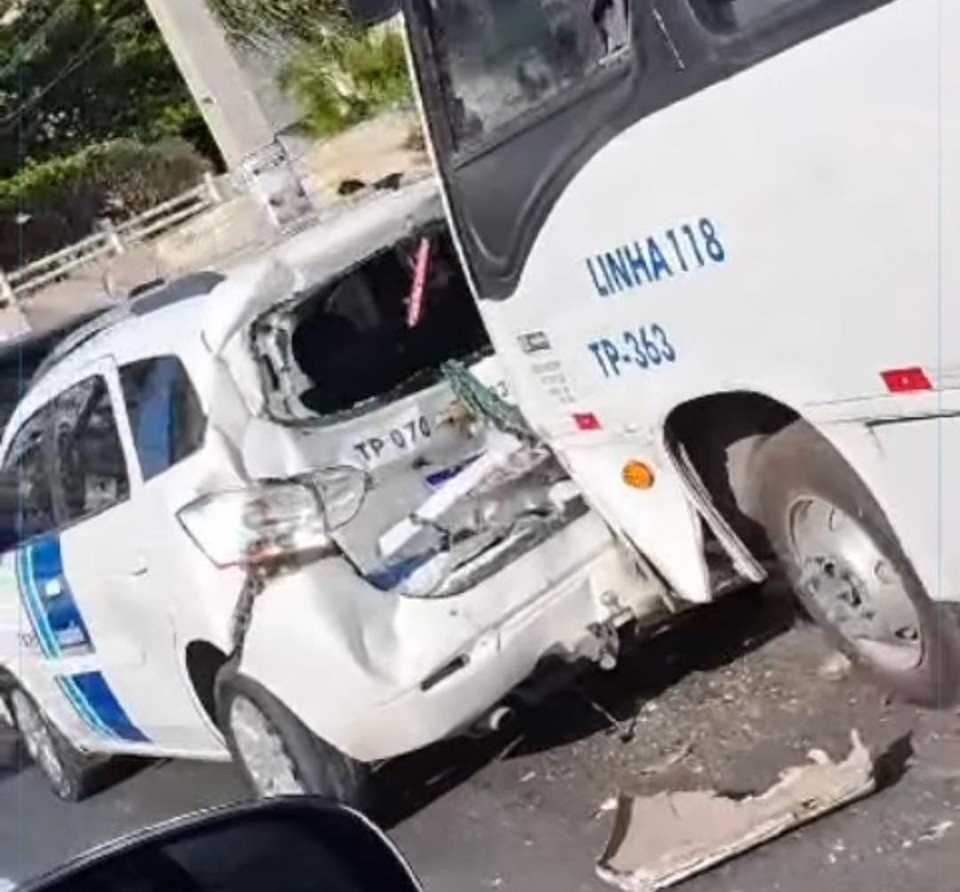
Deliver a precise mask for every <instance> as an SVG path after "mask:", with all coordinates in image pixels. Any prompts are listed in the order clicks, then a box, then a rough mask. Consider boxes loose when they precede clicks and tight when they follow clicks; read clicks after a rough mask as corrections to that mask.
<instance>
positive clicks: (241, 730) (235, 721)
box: [230, 696, 307, 797]
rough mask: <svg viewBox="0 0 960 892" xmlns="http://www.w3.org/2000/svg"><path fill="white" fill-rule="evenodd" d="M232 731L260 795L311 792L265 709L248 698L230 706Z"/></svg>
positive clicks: (243, 698)
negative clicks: (299, 775) (299, 774)
mask: <svg viewBox="0 0 960 892" xmlns="http://www.w3.org/2000/svg"><path fill="white" fill-rule="evenodd" d="M230 730H231V733H232V734H233V739H234V742H235V743H236V746H237V751H238V753H239V754H240V758H241V759H242V760H243V764H244V767H245V768H246V770H247V773H248V774H249V775H250V778H251V780H252V781H253V785H254V787H255V789H256V791H257V794H258V795H260V796H264V797H268V796H286V795H300V794H304V793H306V792H307V790H306V787H304V785H303V783H302V782H301V781H300V779H299V778H298V777H297V768H296V765H295V764H294V761H293V759H292V758H291V756H290V754H289V753H288V752H287V748H286V746H285V745H284V743H283V738H281V737H280V735H279V734H278V733H277V731H276V729H275V728H274V727H273V725H272V723H271V722H270V720H269V719H268V718H267V717H266V716H265V715H264V714H263V712H262V710H261V709H260V708H259V707H258V706H257V705H256V704H255V703H254V702H253V701H252V700H249V699H248V698H246V697H243V696H238V697H236V698H234V701H233V703H232V704H231V706H230Z"/></svg>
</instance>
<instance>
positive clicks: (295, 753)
mask: <svg viewBox="0 0 960 892" xmlns="http://www.w3.org/2000/svg"><path fill="white" fill-rule="evenodd" d="M216 701H217V720H218V723H219V725H220V729H221V730H222V731H223V734H224V736H225V737H226V740H227V745H228V746H229V748H230V753H231V755H232V756H233V760H234V762H235V763H236V764H237V765H238V766H239V767H240V769H241V771H242V772H243V775H244V777H245V779H246V781H247V784H248V786H249V787H250V789H251V791H252V792H253V793H254V795H256V796H257V797H259V798H266V797H270V796H285V795H305V794H309V795H316V796H325V797H327V798H329V799H335V800H337V801H339V802H344V803H346V804H348V805H352V806H354V807H357V808H366V807H368V805H369V803H368V798H369V785H370V771H369V769H368V767H367V766H366V765H364V764H363V763H362V762H358V761H357V760H355V759H351V758H350V757H349V756H347V755H345V754H344V753H341V752H340V751H339V750H338V749H337V748H336V747H334V746H332V745H331V744H329V743H327V742H326V741H324V740H321V739H320V738H319V737H317V736H316V735H315V734H313V733H312V732H311V731H310V730H309V729H308V728H307V727H306V725H304V724H303V722H301V721H300V720H299V719H298V718H297V717H296V716H295V715H294V714H293V713H292V712H291V711H290V710H289V709H287V707H286V706H284V705H283V704H282V703H281V702H280V701H279V700H278V699H277V698H276V697H274V696H273V695H272V694H271V693H270V692H269V691H268V690H267V689H266V688H264V687H263V686H262V685H260V684H258V683H257V682H255V681H254V680H253V679H251V678H247V677H246V676H245V675H241V674H240V673H239V672H237V671H236V669H235V668H234V666H233V665H232V664H228V665H226V666H224V667H223V669H221V670H220V673H219V674H218V676H217V682H216Z"/></svg>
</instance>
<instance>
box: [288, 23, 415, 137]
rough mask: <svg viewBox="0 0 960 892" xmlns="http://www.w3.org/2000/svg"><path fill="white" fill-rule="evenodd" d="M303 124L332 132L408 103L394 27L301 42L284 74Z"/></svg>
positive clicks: (322, 133) (406, 81)
mask: <svg viewBox="0 0 960 892" xmlns="http://www.w3.org/2000/svg"><path fill="white" fill-rule="evenodd" d="M283 84H284V86H285V87H286V88H287V89H289V90H290V92H291V93H292V94H293V95H294V96H295V97H296V98H297V99H298V100H299V101H300V104H301V105H302V106H303V108H304V112H305V115H304V120H303V124H304V126H305V128H306V129H307V130H308V131H310V132H311V133H314V134H316V135H318V136H330V135H332V134H335V133H338V132H340V131H341V130H344V129H346V128H347V127H350V126H352V125H354V124H357V123H359V122H360V121H363V120H366V119H367V118H371V117H373V116H374V115H376V114H377V113H378V112H381V111H384V110H386V109H390V108H395V107H398V106H400V105H403V104H405V103H408V102H409V101H410V81H409V77H408V74H407V62H406V55H405V50H404V46H403V39H402V38H401V37H400V35H399V34H398V33H397V32H396V31H395V30H393V29H386V28H378V29H375V30H371V31H355V30H347V31H345V32H340V33H332V34H330V35H328V36H326V37H324V38H322V39H319V38H317V39H314V40H313V41H312V42H309V43H304V44H303V45H302V46H301V47H300V48H299V50H298V51H297V53H296V54H295V55H294V57H293V59H292V61H291V63H290V65H289V66H288V67H287V69H286V71H285V72H284V75H283Z"/></svg>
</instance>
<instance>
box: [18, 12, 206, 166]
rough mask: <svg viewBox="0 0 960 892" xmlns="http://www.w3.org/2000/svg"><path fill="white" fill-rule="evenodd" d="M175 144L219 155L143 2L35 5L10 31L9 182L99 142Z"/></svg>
mask: <svg viewBox="0 0 960 892" xmlns="http://www.w3.org/2000/svg"><path fill="white" fill-rule="evenodd" d="M191 2H192V0H191ZM172 134H181V135H184V136H185V137H187V138H188V139H190V140H191V141H193V142H195V143H197V144H200V145H201V146H202V147H203V149H204V150H205V151H210V150H211V146H210V143H209V138H208V137H207V136H206V130H205V128H204V126H203V124H202V120H201V118H200V115H199V113H198V112H197V110H196V109H195V107H194V105H193V103H192V101H191V99H190V96H189V93H188V91H187V89H186V86H185V85H184V83H183V81H182V79H181V78H180V75H179V72H178V71H177V68H176V66H175V64H174V62H173V60H172V58H171V57H170V54H169V52H168V51H167V48H166V46H165V44H164V42H163V40H162V38H161V36H160V34H159V32H158V31H157V29H156V27H155V25H154V23H153V20H152V18H151V16H150V14H149V12H148V11H147V9H146V7H145V6H144V4H143V0H29V2H26V3H21V5H20V6H19V13H18V14H16V15H8V16H7V17H6V18H5V24H3V25H0V177H9V176H11V175H13V174H14V173H16V171H17V170H19V169H20V168H21V166H22V165H23V164H25V163H27V162H35V163H39V162H42V161H44V160H46V159H49V158H52V157H55V156H57V155H63V154H70V153H73V152H76V151H79V150H80V149H82V148H83V147H84V146H86V145H89V144H91V143H94V142H102V141H104V140H110V139H114V138H117V137H133V138H136V139H139V140H141V141H143V142H152V141H155V140H158V139H161V138H162V137H164V136H169V135H172Z"/></svg>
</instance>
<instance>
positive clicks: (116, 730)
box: [64, 672, 149, 743]
mask: <svg viewBox="0 0 960 892" xmlns="http://www.w3.org/2000/svg"><path fill="white" fill-rule="evenodd" d="M64 680H65V681H69V682H70V683H72V684H73V685H74V686H75V687H76V689H77V690H78V691H79V693H80V695H81V696H82V697H83V699H84V700H85V701H86V703H87V705H88V706H89V707H90V708H91V709H92V710H93V712H94V714H95V715H96V717H97V719H98V720H99V721H101V722H103V724H104V725H106V726H107V728H109V729H110V731H111V732H112V733H113V734H114V735H115V736H117V737H119V738H120V739H121V740H129V741H131V742H133V743H148V742H149V738H148V737H147V736H146V734H144V733H143V731H141V730H140V729H139V728H138V727H137V726H136V725H135V724H134V723H133V722H132V721H130V716H128V715H127V713H126V710H125V709H124V708H123V707H122V706H121V705H120V701H119V700H118V699H117V698H116V696H115V695H114V693H113V690H112V689H111V688H110V685H109V684H108V683H107V680H106V678H104V677H103V673H101V672H81V673H79V674H77V675H71V676H69V677H68V679H64Z"/></svg>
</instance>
